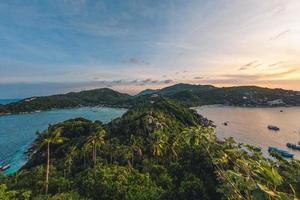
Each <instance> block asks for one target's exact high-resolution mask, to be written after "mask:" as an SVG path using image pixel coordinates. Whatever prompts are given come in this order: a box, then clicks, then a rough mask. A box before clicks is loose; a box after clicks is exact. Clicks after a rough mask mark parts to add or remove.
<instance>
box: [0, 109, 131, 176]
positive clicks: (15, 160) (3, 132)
mask: <svg viewBox="0 0 300 200" xmlns="http://www.w3.org/2000/svg"><path fill="white" fill-rule="evenodd" d="M124 112H126V109H119V108H106V107H95V108H87V107H84V108H74V109H58V110H51V111H46V112H40V113H29V114H20V115H5V116H0V164H3V163H9V164H10V165H11V167H10V169H8V170H7V171H5V173H6V174H11V173H13V172H15V171H16V170H18V169H19V168H20V167H22V165H24V163H25V162H26V155H25V154H24V152H25V151H26V150H27V148H28V147H29V146H30V144H31V143H32V142H33V141H34V139H35V132H36V131H38V130H39V131H43V130H45V129H46V128H47V127H48V124H54V123H57V122H62V121H64V120H67V119H71V118H76V117H84V118H86V119H90V120H100V121H102V122H109V121H111V120H112V119H114V118H117V117H119V116H121V115H122V114H123V113H124Z"/></svg>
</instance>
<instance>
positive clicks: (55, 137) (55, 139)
mask: <svg viewBox="0 0 300 200" xmlns="http://www.w3.org/2000/svg"><path fill="white" fill-rule="evenodd" d="M61 133H62V128H57V129H55V130H54V131H52V130H51V127H50V126H49V128H48V131H47V132H46V133H45V134H44V137H43V140H42V146H44V145H47V168H46V183H45V193H46V195H47V194H48V185H49V172H50V145H51V144H61V143H63V141H64V138H62V137H61Z"/></svg>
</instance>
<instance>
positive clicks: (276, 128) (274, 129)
mask: <svg viewBox="0 0 300 200" xmlns="http://www.w3.org/2000/svg"><path fill="white" fill-rule="evenodd" d="M268 129H269V130H273V131H279V130H280V128H279V127H277V126H273V125H269V126H268Z"/></svg>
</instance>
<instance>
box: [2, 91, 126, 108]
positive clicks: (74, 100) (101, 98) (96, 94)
mask: <svg viewBox="0 0 300 200" xmlns="http://www.w3.org/2000/svg"><path fill="white" fill-rule="evenodd" d="M130 98H132V97H131V96H130V95H128V94H124V93H119V92H116V91H114V90H111V89H108V88H102V89H95V90H88V91H82V92H71V93H67V94H60V95H52V96H45V97H31V98H27V99H24V100H21V101H19V102H15V103H10V104H8V105H2V106H1V105H0V113H1V112H2V113H7V112H9V113H20V112H33V111H37V110H49V109H53V108H72V107H78V106H111V107H112V106H118V107H122V102H125V101H126V100H128V99H130Z"/></svg>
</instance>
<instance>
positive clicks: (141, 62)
mask: <svg viewBox="0 0 300 200" xmlns="http://www.w3.org/2000/svg"><path fill="white" fill-rule="evenodd" d="M124 63H126V64H133V65H148V64H149V63H148V62H146V61H144V60H141V59H139V58H129V59H127V60H124Z"/></svg>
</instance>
